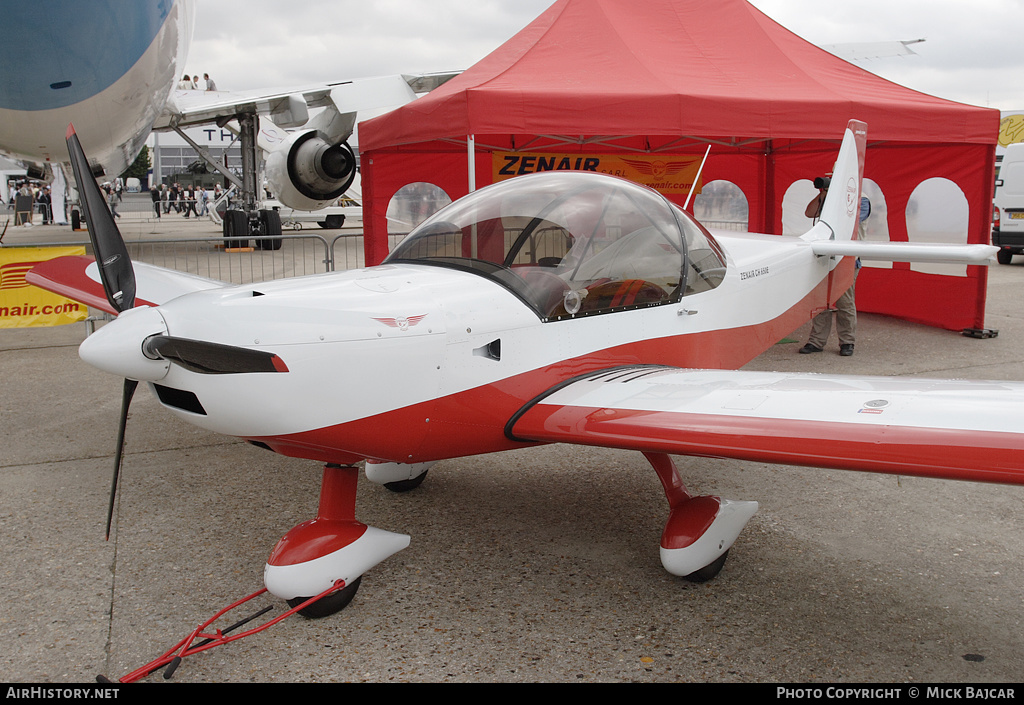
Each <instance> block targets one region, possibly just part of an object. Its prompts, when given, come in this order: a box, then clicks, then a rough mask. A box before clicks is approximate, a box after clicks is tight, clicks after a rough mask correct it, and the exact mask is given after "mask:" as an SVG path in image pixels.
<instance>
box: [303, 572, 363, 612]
mask: <svg viewBox="0 0 1024 705" xmlns="http://www.w3.org/2000/svg"><path fill="white" fill-rule="evenodd" d="M362 579H363V578H362V576H359V577H358V578H356V579H355V581H354V582H353V583H352V584H351V585H346V586H345V587H343V588H341V589H340V590H337V591H336V592H332V593H331V594H330V595H326V596H324V597H321V598H320V599H319V600H317V601H316V602H314V603H313V604H311V605H309V606H308V607H303V608H302V609H301V610H299V614H301V615H302V616H303V617H307V618H309V619H320V618H321V617H330V616H331V615H332V614H335V613H336V612H341V611H342V610H343V609H345V608H346V607H348V603H350V602H352V598H354V597H355V596H356V592H358V591H359V583H360V581H362ZM308 599H309V598H308V597H293V598H292V599H290V600H288V601H287V602H288V606H289V607H298V606H299V605H301V604H302V603H303V602H305V601H306V600H308Z"/></svg>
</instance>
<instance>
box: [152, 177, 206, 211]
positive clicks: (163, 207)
mask: <svg viewBox="0 0 1024 705" xmlns="http://www.w3.org/2000/svg"><path fill="white" fill-rule="evenodd" d="M223 193H224V191H223V190H222V189H221V186H220V184H217V185H216V186H215V187H214V188H213V190H212V191H210V190H207V189H205V188H201V187H192V186H182V185H181V184H179V183H174V184H171V185H170V186H168V185H167V184H160V187H159V188H157V186H156V185H154V186H152V187H151V188H150V189H149V195H150V197H151V198H152V199H153V212H154V213H155V214H156V217H157V218H159V217H160V216H161V214H163V215H168V214H169V213H170V212H171V211H172V210H173V211H174V212H175V213H177V214H179V215H182V216H184V217H185V218H188V217H189V216H192V215H194V216H196V217H197V218H199V217H202V216H204V215H206V214H207V213H209V209H210V203H211V202H212V201H216V200H217V199H218V198H220V197H221V195H222V194H223Z"/></svg>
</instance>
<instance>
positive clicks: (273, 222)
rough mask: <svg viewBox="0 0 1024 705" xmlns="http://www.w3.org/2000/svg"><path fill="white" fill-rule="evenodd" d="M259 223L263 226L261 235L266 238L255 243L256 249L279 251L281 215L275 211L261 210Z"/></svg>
mask: <svg viewBox="0 0 1024 705" xmlns="http://www.w3.org/2000/svg"><path fill="white" fill-rule="evenodd" d="M260 222H261V223H262V224H263V234H264V235H267V237H266V238H260V239H259V240H257V241H256V247H258V248H260V249H261V250H280V249H281V243H282V240H281V213H280V211H275V210H261V211H260Z"/></svg>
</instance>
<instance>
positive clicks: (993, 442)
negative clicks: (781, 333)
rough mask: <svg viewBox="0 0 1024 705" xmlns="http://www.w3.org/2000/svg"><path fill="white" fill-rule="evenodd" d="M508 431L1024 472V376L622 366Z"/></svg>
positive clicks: (962, 474) (848, 465)
mask: <svg viewBox="0 0 1024 705" xmlns="http://www.w3.org/2000/svg"><path fill="white" fill-rule="evenodd" d="M506 434H507V435H509V437H511V438H514V439H516V440H521V441H541V442H563V443H578V444H583V445H594V446H603V447H612V448H626V449H634V450H641V451H644V452H667V453H671V454H679V455H697V456H705V457H720V458H737V459H742V460H759V461H763V462H774V463H783V464H788V465H807V466H814V467H824V468H837V469H845V470H865V471H872V472H885V473H896V474H901V475H920V476H925V477H937V478H945V479H960V480H973V481H983V482H998V483H1007V484H1024V383H1017V382H991V381H989V382H974V381H963V380H936V379H918V378H910V377H859V376H842V375H817V374H787V373H771V372H753V371H745V370H684V369H677V368H666V367H630V368H616V369H612V370H605V371H602V372H597V373H593V374H590V375H585V376H583V377H580V378H577V379H575V380H574V381H571V382H570V383H568V384H565V385H562V386H560V387H557V388H555V389H553V390H552V391H551V392H549V393H548V394H547V395H545V396H543V397H542V398H539V399H537V400H535V401H534V402H532V403H531V404H530V405H528V406H527V407H524V409H523V410H521V411H520V412H519V414H518V415H517V416H516V417H514V418H513V419H512V420H511V421H510V422H509V424H508V426H507V428H506Z"/></svg>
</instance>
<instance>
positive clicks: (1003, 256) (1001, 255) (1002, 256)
mask: <svg viewBox="0 0 1024 705" xmlns="http://www.w3.org/2000/svg"><path fill="white" fill-rule="evenodd" d="M996 261H997V262H999V264H1009V263H1010V262H1011V261H1013V250H1003V249H1000V250H999V252H997V253H996Z"/></svg>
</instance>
